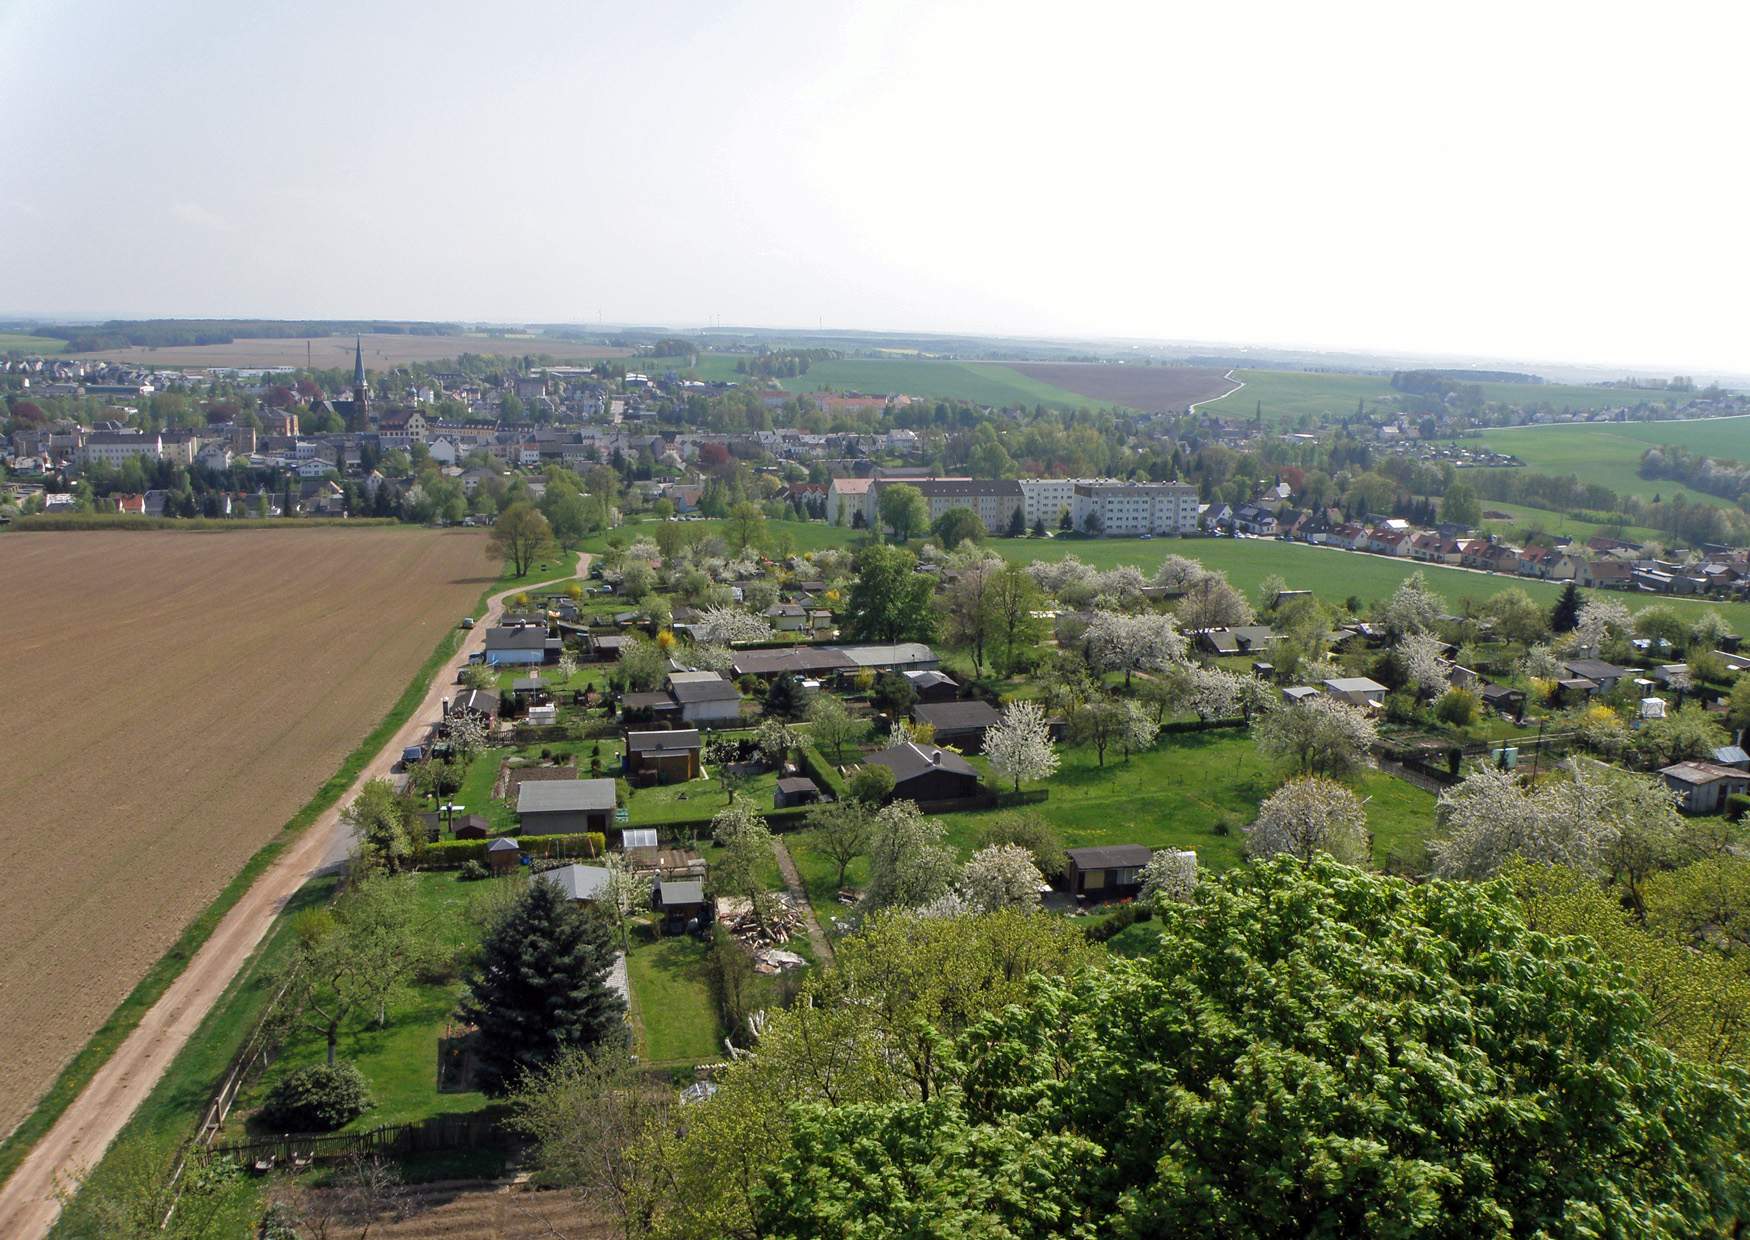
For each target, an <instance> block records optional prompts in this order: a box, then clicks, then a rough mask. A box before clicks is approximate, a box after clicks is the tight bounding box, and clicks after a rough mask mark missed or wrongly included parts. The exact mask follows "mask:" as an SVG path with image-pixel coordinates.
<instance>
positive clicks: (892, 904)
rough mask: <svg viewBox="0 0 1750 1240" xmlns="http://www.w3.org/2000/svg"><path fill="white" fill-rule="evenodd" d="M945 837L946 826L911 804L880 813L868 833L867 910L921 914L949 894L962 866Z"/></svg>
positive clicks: (900, 803) (901, 803)
mask: <svg viewBox="0 0 1750 1240" xmlns="http://www.w3.org/2000/svg"><path fill="white" fill-rule="evenodd" d="M942 835H943V830H942V824H941V823H940V822H938V821H936V820H935V819H931V818H925V817H924V816H923V814H922V813H920V812H919V811H918V807H917V805H916V803H914V802H912V801H895V802H893V804H891V805H885V806H883V807H882V808H881V809H879V810H877V811H876V813H875V816H874V819H873V821H872V822H871V824H870V830H869V888H868V891H867V892H866V893H865V894H864V899H865V900H866V901H867V903H868V904H869V906H870V907H871V908H876V909H881V908H920V907H922V906H923V905H926V904H928V903H930V901H932V900H934V899H936V898H937V897H938V896H941V895H943V894H945V893H946V892H947V891H948V889H949V887H951V886H952V885H953V883H954V877H955V874H956V873H957V871H958V870H959V868H960V862H959V858H957V857H956V856H955V854H954V850H953V849H952V848H950V847H948V846H947V845H946V844H944V843H942Z"/></svg>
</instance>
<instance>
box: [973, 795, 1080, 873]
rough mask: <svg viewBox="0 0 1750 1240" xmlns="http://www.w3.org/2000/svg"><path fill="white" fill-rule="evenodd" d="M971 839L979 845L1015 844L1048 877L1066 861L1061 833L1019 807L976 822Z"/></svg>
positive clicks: (1048, 822) (1062, 868)
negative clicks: (1018, 811) (1025, 852)
mask: <svg viewBox="0 0 1750 1240" xmlns="http://www.w3.org/2000/svg"><path fill="white" fill-rule="evenodd" d="M974 842H975V845H976V847H979V848H989V847H991V846H992V845H993V844H1019V845H1020V846H1021V847H1022V848H1025V849H1026V850H1027V852H1028V853H1029V854H1030V855H1031V856H1032V858H1033V864H1034V865H1036V866H1038V867H1039V870H1040V873H1042V874H1045V875H1048V876H1052V877H1055V876H1056V875H1059V874H1062V873H1063V871H1064V867H1065V866H1066V865H1067V864H1068V863H1069V858H1068V857H1067V856H1066V855H1065V853H1064V849H1063V837H1062V836H1061V835H1059V834H1058V831H1057V828H1056V827H1055V826H1053V825H1052V823H1051V820H1050V819H1048V818H1046V817H1045V816H1044V815H1043V814H1036V813H1031V812H1026V811H1023V812H1020V813H1013V814H999V815H998V816H997V817H995V818H987V819H985V820H984V821H983V822H981V823H980V824H979V827H978V831H977V834H976V836H975V837H974Z"/></svg>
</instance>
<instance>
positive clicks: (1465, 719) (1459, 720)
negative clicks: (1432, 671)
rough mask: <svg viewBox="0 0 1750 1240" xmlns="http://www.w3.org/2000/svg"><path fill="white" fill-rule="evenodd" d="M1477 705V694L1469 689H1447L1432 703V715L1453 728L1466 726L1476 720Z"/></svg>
mask: <svg viewBox="0 0 1750 1240" xmlns="http://www.w3.org/2000/svg"><path fill="white" fill-rule="evenodd" d="M1479 705H1480V704H1479V702H1478V700H1477V695H1476V694H1474V693H1472V692H1471V691H1470V690H1469V689H1448V690H1447V691H1446V692H1445V693H1443V694H1441V696H1440V700H1439V701H1438V702H1436V703H1435V704H1434V715H1435V718H1437V719H1439V720H1440V721H1441V722H1442V723H1448V724H1451V725H1452V726H1453V727H1455V728H1468V727H1469V726H1470V725H1471V724H1473V723H1475V722H1476V718H1477V709H1478V706H1479Z"/></svg>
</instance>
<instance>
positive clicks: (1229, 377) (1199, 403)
mask: <svg viewBox="0 0 1750 1240" xmlns="http://www.w3.org/2000/svg"><path fill="white" fill-rule="evenodd" d="M1235 369H1238V367H1235ZM1222 378H1223V379H1226V380H1228V381H1229V382H1230V383H1236V384H1238V385H1239V387H1231V388H1229V389H1228V390H1227V391H1225V392H1223V393H1222V394H1221V395H1220V396H1211V397H1210V398H1209V399H1208V400H1200V401H1197V402H1196V403H1195V404H1192V405H1187V406H1186V412H1188V413H1196V412H1197V410H1198V409H1199V408H1201V407H1202V406H1204V405H1213V404H1214V403H1215V402H1216V401H1218V400H1226V399H1227V398H1228V397H1230V396H1232V395H1233V394H1234V393H1235V392H1237V391H1239V390H1240V388H1243V387H1245V386H1246V381H1245V380H1244V379H1235V378H1234V372H1233V371H1232V370H1230V371H1228V372H1227V373H1226V374H1225V375H1223V376H1222Z"/></svg>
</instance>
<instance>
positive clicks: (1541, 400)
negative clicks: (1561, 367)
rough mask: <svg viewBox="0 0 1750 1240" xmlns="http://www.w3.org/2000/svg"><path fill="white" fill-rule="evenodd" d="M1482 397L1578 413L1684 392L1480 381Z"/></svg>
mask: <svg viewBox="0 0 1750 1240" xmlns="http://www.w3.org/2000/svg"><path fill="white" fill-rule="evenodd" d="M1477 386H1478V387H1480V388H1482V389H1483V398H1484V399H1485V400H1492V401H1499V402H1500V403H1501V404H1504V405H1513V406H1514V407H1516V408H1519V409H1538V408H1543V407H1546V406H1547V407H1548V408H1550V409H1552V410H1554V411H1555V412H1557V413H1561V412H1563V411H1564V410H1565V411H1568V412H1572V413H1580V412H1582V411H1585V410H1592V409H1633V408H1635V407H1636V406H1637V405H1642V404H1657V405H1668V404H1671V403H1672V402H1673V401H1676V400H1682V399H1684V398H1685V397H1686V396H1687V393H1678V392H1654V391H1637V390H1635V389H1633V388H1607V387H1594V386H1591V385H1588V384H1578V383H1479V384H1477Z"/></svg>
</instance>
